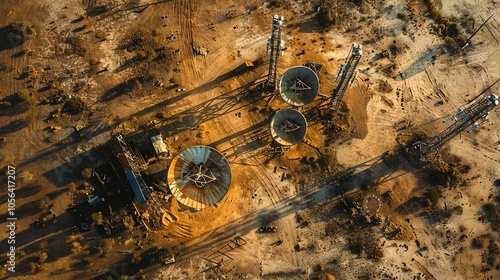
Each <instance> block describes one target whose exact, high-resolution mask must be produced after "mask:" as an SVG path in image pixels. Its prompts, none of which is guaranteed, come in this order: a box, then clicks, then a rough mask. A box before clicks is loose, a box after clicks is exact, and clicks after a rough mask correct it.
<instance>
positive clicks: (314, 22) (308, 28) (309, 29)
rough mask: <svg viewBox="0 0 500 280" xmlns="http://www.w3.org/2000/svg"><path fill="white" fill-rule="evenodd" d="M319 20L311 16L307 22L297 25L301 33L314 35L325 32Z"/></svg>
mask: <svg viewBox="0 0 500 280" xmlns="http://www.w3.org/2000/svg"><path fill="white" fill-rule="evenodd" d="M318 21H319V19H318V17H317V16H314V15H312V16H311V15H309V18H308V19H307V20H306V21H303V22H301V23H299V24H297V27H298V28H299V32H300V33H313V32H320V33H321V32H324V31H325V28H323V27H321V25H320V24H319V23H318Z"/></svg>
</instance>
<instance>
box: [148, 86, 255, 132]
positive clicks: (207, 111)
mask: <svg viewBox="0 0 500 280" xmlns="http://www.w3.org/2000/svg"><path fill="white" fill-rule="evenodd" d="M249 87H250V85H246V86H244V87H241V88H238V89H235V90H232V91H229V92H227V93H224V94H221V95H220V96H218V97H215V98H212V99H210V100H207V101H205V102H203V103H200V104H198V105H196V106H194V107H191V108H189V109H187V110H185V111H183V112H180V113H178V114H176V115H174V116H171V117H168V118H166V119H164V120H163V121H164V123H167V124H166V125H163V126H162V127H161V128H160V129H161V130H164V133H165V135H168V136H172V135H175V134H178V133H181V132H183V131H186V130H188V129H190V128H193V127H196V126H198V125H200V124H202V123H204V122H207V121H210V120H213V119H215V118H218V117H220V116H223V115H226V114H228V113H231V112H235V111H238V110H241V109H242V108H244V107H245V106H247V105H248V104H250V103H251V102H255V101H256V100H258V99H262V98H264V97H263V96H260V95H259V96H255V95H257V94H255V92H252V91H251V90H250V89H249ZM242 88H243V89H242ZM155 106H156V105H155Z"/></svg>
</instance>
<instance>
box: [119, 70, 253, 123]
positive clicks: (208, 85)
mask: <svg viewBox="0 0 500 280" xmlns="http://www.w3.org/2000/svg"><path fill="white" fill-rule="evenodd" d="M234 76H235V74H234V72H233V71H229V72H227V73H225V74H223V75H220V76H218V77H217V78H215V79H214V80H212V81H210V82H208V83H206V84H203V85H201V86H199V87H197V88H195V89H192V90H190V91H186V92H184V93H183V94H180V95H177V96H174V97H172V98H169V99H166V100H164V101H162V102H160V103H157V104H155V105H153V106H150V107H148V108H145V109H144V110H142V111H139V112H137V113H134V114H132V115H130V116H129V117H128V119H131V118H134V117H137V118H139V117H142V116H144V115H147V114H149V113H151V112H153V111H156V110H158V109H160V108H163V107H166V106H168V105H170V104H174V103H176V102H178V101H180V100H182V99H184V98H185V97H187V96H190V95H195V94H198V93H200V92H205V91H209V90H211V89H213V88H215V87H216V86H217V85H218V84H220V83H221V82H223V81H225V80H228V79H230V78H232V77H234ZM249 85H252V84H247V85H243V86H241V87H239V88H237V89H234V90H232V91H230V92H228V93H225V94H223V95H227V94H230V93H231V92H234V91H238V90H240V89H243V88H246V87H248V86H249Z"/></svg>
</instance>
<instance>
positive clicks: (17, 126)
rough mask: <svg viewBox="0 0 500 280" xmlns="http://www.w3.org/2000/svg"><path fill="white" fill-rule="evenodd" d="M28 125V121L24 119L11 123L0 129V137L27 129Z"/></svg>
mask: <svg viewBox="0 0 500 280" xmlns="http://www.w3.org/2000/svg"><path fill="white" fill-rule="evenodd" d="M28 124H29V121H28V120H25V119H20V120H15V121H11V122H10V123H8V124H6V125H4V126H1V127H0V135H6V134H8V133H12V132H16V131H18V130H21V129H23V128H25V127H27V126H28Z"/></svg>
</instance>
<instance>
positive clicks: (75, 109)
mask: <svg viewBox="0 0 500 280" xmlns="http://www.w3.org/2000/svg"><path fill="white" fill-rule="evenodd" d="M83 109H85V104H84V103H83V101H82V100H80V99H78V98H70V99H68V100H66V103H64V107H63V110H64V111H65V112H68V113H70V114H72V115H76V114H79V113H80V112H82V111H83Z"/></svg>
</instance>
